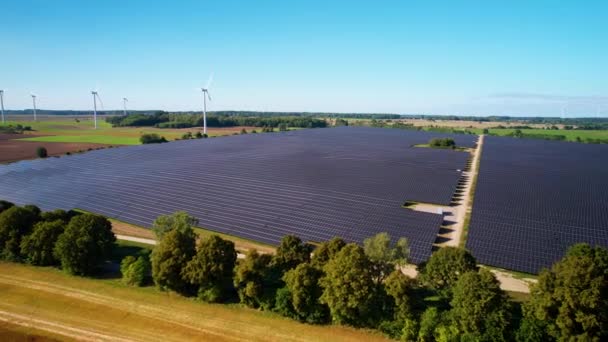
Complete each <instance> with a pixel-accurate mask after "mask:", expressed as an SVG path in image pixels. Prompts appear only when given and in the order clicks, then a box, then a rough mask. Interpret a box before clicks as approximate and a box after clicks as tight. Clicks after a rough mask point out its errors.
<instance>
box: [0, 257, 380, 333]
mask: <svg viewBox="0 0 608 342" xmlns="http://www.w3.org/2000/svg"><path fill="white" fill-rule="evenodd" d="M0 321H4V322H8V323H10V324H18V325H21V326H28V325H29V326H31V327H34V328H36V329H39V330H44V331H48V332H50V333H52V334H54V335H61V336H65V337H67V338H68V339H69V338H78V339H81V340H112V341H125V340H128V341H148V340H159V339H162V340H164V341H184V340H211V339H213V340H214V341H245V340H246V341H252V340H253V341H262V340H264V341H279V340H280V341H308V340H315V341H329V340H331V341H359V340H366V341H374V340H384V338H383V337H382V336H380V335H377V334H372V333H368V332H366V331H362V330H355V329H350V328H345V327H338V326H312V325H305V324H300V323H297V322H295V321H292V320H289V319H286V318H282V317H279V316H277V315H275V314H272V313H266V312H259V311H256V310H251V309H246V308H242V307H239V306H236V305H221V304H218V305H212V304H204V303H201V302H197V301H195V300H192V299H187V298H183V297H181V296H178V295H175V294H172V293H166V292H159V291H157V290H156V289H154V288H152V287H148V288H129V287H126V286H123V285H122V284H120V283H119V282H118V281H116V280H95V279H86V278H79V277H72V276H68V275H66V274H64V273H61V272H60V271H58V270H55V269H51V268H39V267H31V266H25V265H19V264H11V263H3V262H2V263H0Z"/></svg>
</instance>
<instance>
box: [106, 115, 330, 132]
mask: <svg viewBox="0 0 608 342" xmlns="http://www.w3.org/2000/svg"><path fill="white" fill-rule="evenodd" d="M106 121H107V122H109V123H110V124H112V126H114V127H123V126H154V127H159V128H188V127H200V126H203V117H202V116H201V115H196V114H183V113H166V112H156V113H154V114H152V115H144V114H129V115H126V116H124V115H123V116H114V117H109V118H106ZM281 125H284V126H285V125H286V126H289V127H302V128H318V127H326V126H327V122H326V121H325V120H323V119H317V118H312V117H300V116H238V115H232V116H229V115H219V114H217V113H214V114H209V115H207V126H208V127H235V126H253V127H273V128H274V127H279V126H281Z"/></svg>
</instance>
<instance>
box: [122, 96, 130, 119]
mask: <svg viewBox="0 0 608 342" xmlns="http://www.w3.org/2000/svg"><path fill="white" fill-rule="evenodd" d="M127 102H129V99H127V98H126V97H123V98H122V114H123V115H125V116H127Z"/></svg>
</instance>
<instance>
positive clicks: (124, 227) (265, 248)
mask: <svg viewBox="0 0 608 342" xmlns="http://www.w3.org/2000/svg"><path fill="white" fill-rule="evenodd" d="M110 222H112V231H113V232H114V234H119V235H127V236H134V237H138V238H144V239H155V238H156V237H155V236H154V233H152V231H151V230H150V229H147V228H143V227H139V226H135V225H132V224H129V223H125V222H121V221H117V220H113V219H110ZM194 231H195V232H196V234H198V236H199V237H204V236H209V235H212V234H215V235H219V236H220V237H222V238H223V239H226V240H230V241H232V242H234V245H235V247H236V249H237V250H238V251H240V252H247V251H248V250H250V249H257V250H258V252H261V253H267V254H274V252H275V250H276V248H275V247H273V246H270V245H266V244H263V243H259V242H255V241H250V240H247V239H242V238H239V237H236V236H232V235H227V234H222V233H217V232H214V231H211V230H207V229H203V228H194Z"/></svg>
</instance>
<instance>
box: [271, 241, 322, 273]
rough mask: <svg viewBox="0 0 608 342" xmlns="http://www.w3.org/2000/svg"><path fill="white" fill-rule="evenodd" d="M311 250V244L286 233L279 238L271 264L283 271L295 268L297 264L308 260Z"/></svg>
mask: <svg viewBox="0 0 608 342" xmlns="http://www.w3.org/2000/svg"><path fill="white" fill-rule="evenodd" d="M311 252H312V248H311V246H310V245H308V244H305V243H303V242H302V240H301V239H300V238H299V237H297V236H294V235H286V236H284V237H283V239H281V244H280V245H279V247H278V248H277V251H276V254H275V255H274V257H273V258H272V264H273V266H276V267H278V268H279V269H280V270H281V273H283V272H285V271H288V270H290V269H293V268H296V267H297V266H298V265H299V264H302V263H305V262H309V261H310V253H311Z"/></svg>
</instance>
